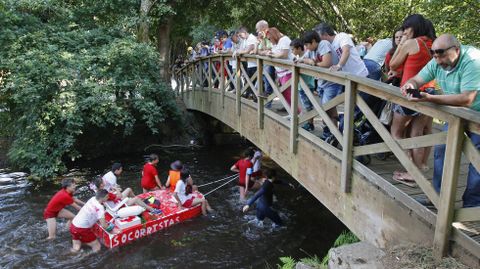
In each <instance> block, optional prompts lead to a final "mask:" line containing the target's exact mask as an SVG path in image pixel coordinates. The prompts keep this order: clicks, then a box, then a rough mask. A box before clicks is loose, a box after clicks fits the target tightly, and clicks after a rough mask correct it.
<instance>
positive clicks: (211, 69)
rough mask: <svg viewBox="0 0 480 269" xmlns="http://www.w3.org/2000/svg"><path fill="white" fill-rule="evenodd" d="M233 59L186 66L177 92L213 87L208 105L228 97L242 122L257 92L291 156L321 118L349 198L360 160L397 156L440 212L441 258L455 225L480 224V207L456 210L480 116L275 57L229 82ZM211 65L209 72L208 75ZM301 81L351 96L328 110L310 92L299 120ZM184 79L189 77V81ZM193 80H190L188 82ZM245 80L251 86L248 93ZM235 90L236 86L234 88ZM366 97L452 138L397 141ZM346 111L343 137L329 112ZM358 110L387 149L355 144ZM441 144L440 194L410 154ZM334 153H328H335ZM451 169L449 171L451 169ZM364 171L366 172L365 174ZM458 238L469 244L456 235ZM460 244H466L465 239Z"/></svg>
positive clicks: (260, 59) (479, 157)
mask: <svg viewBox="0 0 480 269" xmlns="http://www.w3.org/2000/svg"><path fill="white" fill-rule="evenodd" d="M231 57H232V55H231V54H219V55H212V56H207V57H199V58H197V59H195V60H194V61H191V62H189V63H188V64H187V65H186V66H184V67H181V68H179V69H177V70H176V76H175V77H176V78H177V79H178V81H179V82H180V84H179V86H178V87H177V89H176V90H177V91H181V96H183V92H184V91H186V90H187V89H189V87H190V85H189V84H190V82H191V83H192V87H191V88H192V90H193V91H194V92H195V91H196V89H197V87H196V86H197V84H198V82H200V88H201V89H203V85H204V82H205V81H206V82H208V91H209V92H208V100H209V101H211V99H212V98H211V95H212V94H213V93H214V92H215V93H218V90H220V92H219V93H220V94H221V95H222V106H223V98H225V97H229V98H234V99H235V103H236V111H237V116H238V117H241V110H242V109H241V108H242V105H243V104H246V103H248V102H251V103H252V104H254V103H253V102H252V101H249V100H243V99H244V98H242V97H241V96H242V93H243V92H244V91H245V90H247V89H248V88H251V89H252V90H253V92H254V94H255V95H256V97H257V99H258V104H256V105H253V106H254V107H256V108H257V110H258V127H259V129H263V128H264V126H263V122H264V120H263V118H264V117H265V116H268V117H271V118H274V119H275V120H277V121H278V122H280V123H281V124H283V125H285V126H286V127H287V128H289V129H290V141H289V144H290V149H291V152H292V153H294V154H296V150H297V139H298V136H299V135H300V132H299V129H298V125H299V124H301V123H303V122H305V121H306V120H308V119H311V118H313V117H315V116H320V117H321V118H322V120H323V121H324V122H325V123H326V125H327V126H328V127H329V128H330V130H331V131H332V133H333V135H334V136H335V137H336V138H337V140H338V142H339V144H340V145H341V147H342V150H341V151H342V152H341V153H340V152H339V151H340V150H338V149H333V150H337V152H338V153H336V154H335V156H341V162H342V168H341V187H342V190H343V191H344V192H349V191H350V186H351V185H350V180H351V174H352V172H353V171H352V169H354V168H353V167H357V168H355V169H358V167H359V166H358V164H355V161H354V157H355V156H361V155H365V154H373V153H379V152H392V153H393V154H394V155H395V156H396V157H397V159H398V160H399V161H400V163H401V164H402V165H403V166H404V167H405V169H406V170H407V171H408V172H409V173H410V174H412V176H413V177H414V178H416V180H417V183H418V185H419V186H420V188H421V190H422V191H423V192H424V193H425V194H426V195H427V196H428V198H429V199H430V200H431V201H432V202H433V204H434V205H435V206H436V207H437V209H438V215H437V219H436V226H435V227H436V230H435V238H434V250H435V254H436V256H437V257H440V256H442V255H444V254H446V250H447V249H448V242H449V238H450V234H451V229H452V221H454V220H455V219H456V220H457V221H464V220H466V221H467V220H468V221H472V220H480V215H477V213H478V212H480V207H478V208H474V209H457V210H456V209H455V208H454V202H455V192H456V189H457V180H458V174H459V167H460V166H459V163H460V158H461V154H462V152H463V153H464V154H465V156H466V157H467V159H468V160H469V161H470V162H471V163H472V164H473V166H474V167H475V168H477V170H478V168H480V153H479V151H478V150H477V149H476V148H475V146H474V145H473V144H472V142H471V140H470V139H469V138H468V136H466V135H463V132H464V130H469V131H472V132H475V133H480V112H477V111H473V110H471V109H468V108H461V107H453V106H442V105H435V104H431V103H415V102H410V101H408V100H407V99H406V98H405V97H403V96H402V95H401V94H400V91H399V89H398V88H397V87H394V86H391V85H387V84H385V83H381V82H379V81H374V80H371V79H368V78H364V77H358V76H355V75H352V74H348V73H344V72H331V71H329V70H328V69H325V68H320V67H316V66H310V65H305V64H295V63H293V62H292V61H289V60H280V59H272V58H270V57H265V56H258V55H242V56H241V57H236V61H237V64H236V66H235V67H236V68H235V70H234V72H230V70H228V71H227V76H225V74H224V71H223V70H224V66H225V64H226V63H225V61H228V60H230V59H232V58H231ZM246 61H250V62H253V61H254V62H256V63H257V65H258V67H259V68H258V69H257V72H256V73H255V74H254V75H253V76H252V77H250V76H248V74H247V73H246V70H245V68H244V67H243V65H242V62H246ZM216 62H220V66H221V69H220V70H219V71H216V70H215V65H214V63H216ZM205 64H207V66H208V68H207V69H205V68H204V67H205ZM264 65H269V66H275V67H281V68H285V69H289V70H290V71H291V72H292V79H290V80H289V81H288V82H286V83H285V84H284V85H282V86H278V85H276V83H275V81H274V80H273V79H272V78H271V77H270V75H269V74H268V73H267V72H265V70H264V69H263V66H264ZM301 75H309V76H313V77H315V78H319V79H322V80H327V81H332V82H335V83H338V84H341V85H344V86H346V87H345V93H344V94H342V95H340V96H337V97H336V98H334V99H332V100H331V101H330V102H328V103H327V104H323V105H322V104H320V103H319V102H318V101H317V100H316V99H315V98H314V96H313V94H312V93H311V92H310V91H304V92H305V94H306V96H307V97H308V99H309V100H310V102H311V103H312V105H313V107H314V109H313V110H312V111H310V112H307V113H305V114H304V115H301V116H300V115H298V113H297V107H298V100H299V95H298V92H299V89H300V88H301V89H307V88H308V86H307V85H306V83H305V81H304V80H303V78H302V77H301ZM183 77H187V79H184V78H183ZM190 77H191V78H192V79H188V78H190ZM262 78H266V79H267V81H269V83H270V84H271V86H272V88H273V90H274V95H272V96H271V97H268V98H266V97H265V96H264V89H263V82H262ZM255 79H256V80H257V84H258V85H259V87H258V88H257V87H256V86H255V83H254V80H255ZM242 80H243V81H244V82H245V83H244V86H243V87H242ZM215 82H219V89H215V88H214V84H215ZM232 83H233V84H234V85H235V86H234V89H231V90H235V93H236V94H235V95H232V94H231V93H228V94H226V93H225V89H226V88H227V86H226V84H232ZM229 87H230V86H229ZM287 88H290V90H291V92H292V99H291V103H290V104H289V103H288V102H287V100H286V99H285V98H284V97H283V96H282V92H283V91H284V90H286V89H287ZM360 92H364V93H367V94H370V95H372V96H375V97H378V98H380V99H382V100H387V101H390V102H392V103H395V104H399V105H402V106H404V107H407V108H410V109H413V110H416V111H418V112H420V113H422V114H425V115H429V116H431V117H435V118H437V119H440V120H442V121H445V122H448V123H449V125H450V128H449V131H448V132H442V133H438V134H431V135H424V136H419V137H414V138H407V139H402V140H396V139H394V138H393V137H392V136H391V134H390V132H389V131H388V130H387V129H386V128H385V127H384V126H383V125H382V123H381V122H380V121H379V119H378V117H377V115H375V114H374V113H373V112H372V110H371V109H370V108H369V106H368V105H367V103H366V102H365V101H364V100H363V99H362V98H361V97H360V96H359V93H360ZM274 97H278V98H279V99H280V101H281V103H282V105H283V106H284V108H285V109H286V110H287V112H288V114H289V115H290V117H291V118H290V120H289V121H287V120H286V119H283V118H282V117H281V116H278V115H277V114H275V113H273V112H272V111H269V110H264V104H265V103H266V102H269V101H271V100H272V99H273V98H274ZM341 104H344V105H345V125H344V133H343V134H342V133H341V132H340V131H339V130H338V128H337V126H335V123H334V122H333V121H332V120H331V119H330V117H329V116H328V114H327V113H326V111H328V110H329V109H331V108H334V107H336V106H338V105H341ZM354 106H358V107H359V109H360V110H361V111H362V113H363V114H364V115H365V117H366V118H367V119H368V121H369V122H370V123H371V125H372V126H373V127H374V129H375V131H376V132H377V133H378V134H379V135H380V136H381V137H382V139H383V141H384V142H382V143H377V144H370V145H360V146H354V145H353V143H352V140H353V139H352V137H353V135H352V133H353V128H354V125H353V108H354ZM438 144H447V151H446V157H445V166H446V167H444V171H443V180H442V189H441V193H440V194H438V193H436V192H435V190H434V189H433V186H432V185H431V183H430V182H429V181H428V180H427V178H426V177H425V176H424V174H423V173H422V171H420V170H419V169H418V168H417V167H416V166H415V164H414V163H413V161H412V160H410V159H409V158H408V156H407V154H406V153H405V150H408V149H413V148H421V147H427V146H432V145H438ZM331 150H332V149H328V151H331ZM447 166H448V167H447ZM362 169H363V168H362ZM453 235H455V236H454V238H463V237H461V236H458V235H457V234H456V233H455V232H454V233H453ZM459 240H460V239H459Z"/></svg>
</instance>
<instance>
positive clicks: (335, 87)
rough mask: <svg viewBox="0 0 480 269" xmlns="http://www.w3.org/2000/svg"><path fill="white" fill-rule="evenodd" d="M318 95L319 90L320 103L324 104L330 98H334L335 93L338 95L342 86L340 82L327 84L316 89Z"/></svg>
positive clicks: (341, 90) (341, 91)
mask: <svg viewBox="0 0 480 269" xmlns="http://www.w3.org/2000/svg"><path fill="white" fill-rule="evenodd" d="M317 91H318V93H319V95H320V92H322V93H323V94H322V105H323V104H326V103H327V102H328V101H330V100H332V99H333V98H335V97H336V96H337V95H340V94H342V93H343V86H342V85H340V84H331V85H328V86H327V87H324V88H322V87H319V88H318V89H317Z"/></svg>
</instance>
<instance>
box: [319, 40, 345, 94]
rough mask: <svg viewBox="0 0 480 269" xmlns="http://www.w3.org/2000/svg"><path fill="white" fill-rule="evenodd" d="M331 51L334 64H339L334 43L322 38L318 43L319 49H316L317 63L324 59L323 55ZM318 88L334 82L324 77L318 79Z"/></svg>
mask: <svg viewBox="0 0 480 269" xmlns="http://www.w3.org/2000/svg"><path fill="white" fill-rule="evenodd" d="M328 53H330V55H331V59H332V65H336V64H338V59H339V58H338V55H337V54H336V53H335V52H334V50H333V46H332V44H330V42H328V41H327V40H322V41H320V43H318V46H317V50H316V51H315V56H314V57H315V58H314V60H315V63H318V62H321V61H323V56H325V55H326V54H328ZM317 84H318V85H317V87H318V88H326V87H328V86H330V85H332V84H334V83H333V82H330V81H327V80H323V79H318V83H317Z"/></svg>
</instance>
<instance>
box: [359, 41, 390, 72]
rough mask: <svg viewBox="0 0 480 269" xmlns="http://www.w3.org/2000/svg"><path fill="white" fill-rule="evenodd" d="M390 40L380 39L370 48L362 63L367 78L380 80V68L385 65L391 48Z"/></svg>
mask: <svg viewBox="0 0 480 269" xmlns="http://www.w3.org/2000/svg"><path fill="white" fill-rule="evenodd" d="M392 46H393V43H392V39H391V38H385V39H380V40H378V41H377V42H375V44H374V45H373V46H372V48H371V49H370V50H369V51H368V53H367V55H365V57H363V62H364V63H365V66H366V67H367V69H368V76H367V77H368V78H371V79H374V80H380V78H382V66H383V64H384V63H385V58H386V56H387V52H388V51H389V50H390V49H391V48H392Z"/></svg>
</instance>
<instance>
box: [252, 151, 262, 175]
mask: <svg viewBox="0 0 480 269" xmlns="http://www.w3.org/2000/svg"><path fill="white" fill-rule="evenodd" d="M262 157H263V154H262V151H261V150H257V151H255V154H254V155H253V158H255V163H254V164H253V172H258V171H260V169H262Z"/></svg>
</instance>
